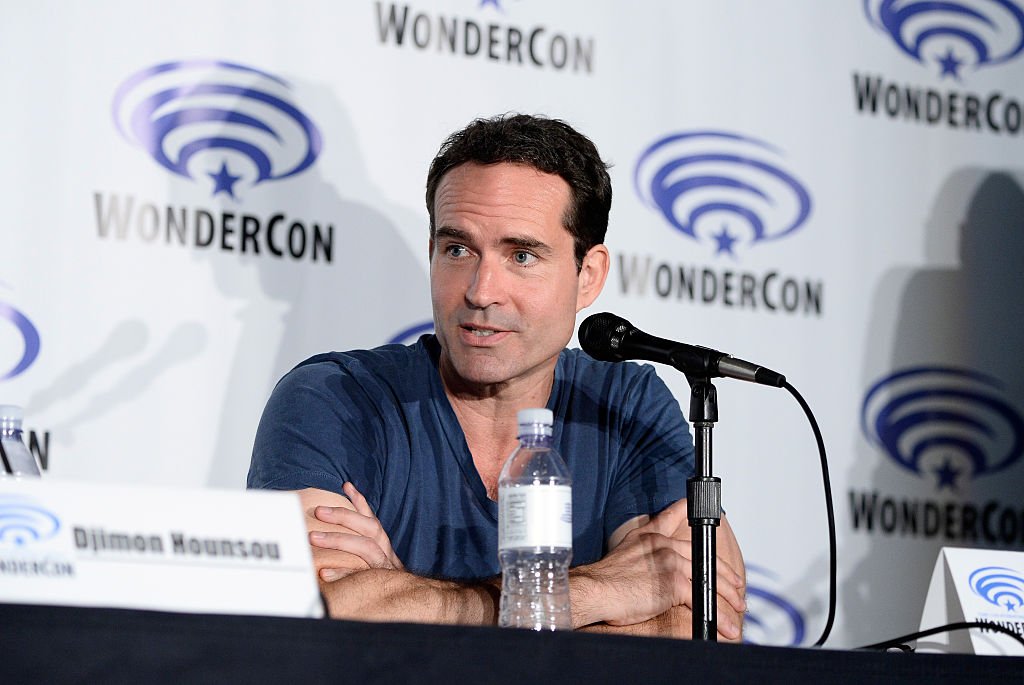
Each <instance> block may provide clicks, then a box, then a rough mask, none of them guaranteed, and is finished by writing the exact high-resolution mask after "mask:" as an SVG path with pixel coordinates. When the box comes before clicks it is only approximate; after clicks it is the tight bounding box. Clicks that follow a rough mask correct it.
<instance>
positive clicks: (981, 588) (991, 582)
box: [967, 566, 1024, 612]
mask: <svg viewBox="0 0 1024 685" xmlns="http://www.w3.org/2000/svg"><path fill="white" fill-rule="evenodd" d="M967 582H968V584H969V585H970V586H971V590H973V591H974V594H976V595H978V596H979V597H981V598H982V599H984V600H985V601H986V602H988V603H989V604H992V605H993V606H997V607H999V608H1000V609H1006V611H1008V612H1016V611H1017V609H1020V608H1021V607H1022V606H1024V575H1021V573H1020V572H1018V571H1014V570H1013V569H1011V568H1005V567H1003V566H984V567H982V568H979V569H977V570H976V571H974V573H972V574H971V575H970V577H968V579H967Z"/></svg>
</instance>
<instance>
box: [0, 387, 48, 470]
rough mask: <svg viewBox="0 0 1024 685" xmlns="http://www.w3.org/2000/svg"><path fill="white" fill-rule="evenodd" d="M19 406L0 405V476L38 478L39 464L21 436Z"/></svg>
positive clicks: (21, 415)
mask: <svg viewBox="0 0 1024 685" xmlns="http://www.w3.org/2000/svg"><path fill="white" fill-rule="evenodd" d="M22 417H23V414H22V411H21V407H16V406H14V405H13V404H2V405H0V446H3V452H0V459H2V462H3V463H2V464H0V466H2V468H0V478H39V464H37V463H36V458H35V457H34V456H32V453H31V452H29V451H28V447H25V441H24V439H23V438H22V437H21V421H22Z"/></svg>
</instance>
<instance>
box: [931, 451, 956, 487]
mask: <svg viewBox="0 0 1024 685" xmlns="http://www.w3.org/2000/svg"><path fill="white" fill-rule="evenodd" d="M935 474H936V475H937V476H938V477H939V485H938V489H939V490H942V489H943V488H949V489H950V490H952V491H953V492H956V479H957V476H959V475H960V469H958V468H955V467H954V466H953V462H952V461H951V460H950V458H949V457H946V461H944V462H942V466H940V467H938V468H936V469H935Z"/></svg>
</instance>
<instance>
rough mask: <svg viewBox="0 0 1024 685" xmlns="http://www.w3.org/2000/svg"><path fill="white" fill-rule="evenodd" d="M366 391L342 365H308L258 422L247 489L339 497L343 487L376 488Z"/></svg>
mask: <svg viewBox="0 0 1024 685" xmlns="http://www.w3.org/2000/svg"><path fill="white" fill-rule="evenodd" d="M365 395H366V389H365V388H364V387H363V386H362V384H361V383H360V382H359V381H358V380H357V379H356V378H355V377H354V375H353V374H352V373H351V372H350V371H349V370H348V369H347V368H345V367H344V366H343V365H342V364H340V363H338V362H336V361H333V360H329V359H322V360H319V361H312V360H311V361H310V362H306V363H304V364H302V365H300V366H298V367H296V368H295V369H293V370H292V371H290V372H289V373H288V374H286V375H285V376H284V378H282V379H281V381H280V382H279V383H278V384H277V387H275V388H274V391H273V393H272V394H271V396H270V399H269V400H268V401H267V405H266V407H265V408H264V410H263V416H262V417H261V418H260V423H259V428H258V429H257V431H256V438H255V442H254V444H253V452H252V461H251V463H250V465H249V475H248V478H247V480H246V484H247V486H248V487H249V488H262V489H271V490H300V489H303V488H320V489H322V490H328V491H331V492H339V493H340V492H341V486H342V485H343V484H344V483H345V482H346V481H353V482H355V483H360V484H363V487H366V486H367V485H370V484H377V483H378V482H379V467H378V465H377V464H376V460H375V458H374V455H376V454H377V453H378V452H379V450H378V449H377V445H379V436H378V435H377V431H376V430H375V428H374V427H375V426H377V425H379V422H377V421H370V420H368V416H367V415H366V414H367V411H368V409H367V408H368V407H372V403H371V402H369V401H368V399H367V398H366V397H365Z"/></svg>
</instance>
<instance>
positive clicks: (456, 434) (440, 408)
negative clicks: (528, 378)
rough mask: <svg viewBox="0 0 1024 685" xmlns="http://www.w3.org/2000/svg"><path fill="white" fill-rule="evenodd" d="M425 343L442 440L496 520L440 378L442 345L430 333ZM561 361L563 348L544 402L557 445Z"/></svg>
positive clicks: (493, 506)
mask: <svg viewBox="0 0 1024 685" xmlns="http://www.w3.org/2000/svg"><path fill="white" fill-rule="evenodd" d="M424 346H425V347H426V350H427V353H428V354H429V355H430V361H431V363H432V364H433V367H434V371H433V373H432V374H431V375H430V383H431V386H432V387H431V389H432V391H433V392H432V393H431V396H432V397H434V398H435V402H434V406H435V411H436V412H437V415H438V419H439V421H438V423H439V425H440V426H441V427H442V432H443V433H444V440H445V441H446V442H447V444H448V449H449V450H450V452H451V454H453V455H455V459H456V461H457V462H458V464H459V469H460V470H461V471H462V476H463V478H464V479H465V484H466V486H467V487H468V488H469V490H470V491H471V492H472V493H473V496H474V497H476V499H477V502H478V503H479V504H480V506H481V507H483V509H484V511H486V512H487V513H488V514H489V515H490V517H491V518H492V519H493V520H494V522H495V523H497V521H498V503H497V502H495V501H494V500H492V499H491V498H490V497H488V496H487V488H486V487H485V486H484V481H483V479H482V478H481V477H480V472H479V471H477V470H476V464H474V463H473V454H472V453H471V452H470V451H469V443H467V442H466V434H465V433H464V432H463V430H462V424H460V423H459V418H458V416H456V415H455V409H454V407H452V403H451V400H449V399H448V393H447V392H445V389H444V383H443V382H442V381H441V370H440V367H439V364H440V358H441V345H440V343H438V342H437V338H436V337H435V336H430V337H429V338H427V339H426V340H425V341H424ZM564 363H565V351H564V350H563V351H562V352H560V353H559V355H558V360H557V361H556V362H555V378H554V380H553V381H552V383H551V393H550V394H549V395H548V401H547V405H546V406H547V408H548V409H551V410H552V412H553V413H555V426H554V437H555V440H556V444H557V440H558V434H559V433H561V421H560V418H559V416H558V414H557V413H556V412H555V407H557V406H558V403H559V399H560V395H561V392H560V391H561V382H560V381H561V379H562V375H563V373H564V369H563V368H562V367H563V364H564Z"/></svg>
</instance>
